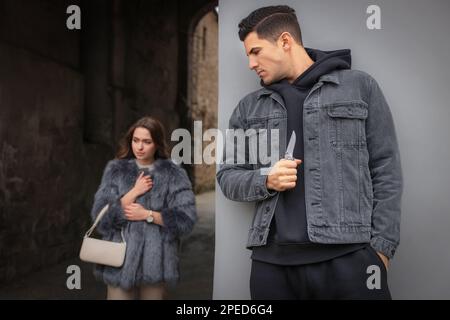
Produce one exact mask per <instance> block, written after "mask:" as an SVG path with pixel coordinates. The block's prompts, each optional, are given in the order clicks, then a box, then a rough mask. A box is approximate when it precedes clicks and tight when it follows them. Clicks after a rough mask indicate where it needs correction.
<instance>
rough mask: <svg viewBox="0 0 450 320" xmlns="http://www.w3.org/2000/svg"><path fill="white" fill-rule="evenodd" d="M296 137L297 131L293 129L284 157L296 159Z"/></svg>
mask: <svg viewBox="0 0 450 320" xmlns="http://www.w3.org/2000/svg"><path fill="white" fill-rule="evenodd" d="M296 139H297V137H296V135H295V131H292V134H291V138H290V139H289V143H288V146H287V148H286V152H285V154H284V158H285V159H286V160H294V147H295V141H296Z"/></svg>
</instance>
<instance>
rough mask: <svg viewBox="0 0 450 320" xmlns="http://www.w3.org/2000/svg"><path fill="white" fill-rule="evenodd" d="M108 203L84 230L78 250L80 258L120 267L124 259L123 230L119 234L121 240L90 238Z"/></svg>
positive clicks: (125, 244) (125, 246) (124, 243)
mask: <svg viewBox="0 0 450 320" xmlns="http://www.w3.org/2000/svg"><path fill="white" fill-rule="evenodd" d="M108 209H109V205H106V206H105V207H104V208H103V209H102V211H100V213H99V214H98V216H97V219H95V222H94V224H93V225H92V227H91V228H90V229H89V230H88V231H87V232H86V234H85V235H84V238H83V244H82V245H81V250H80V259H81V260H83V261H86V262H92V263H97V264H103V265H106V266H111V267H121V266H122V265H123V262H124V260H125V252H126V248H127V243H126V242H125V238H124V236H123V230H121V232H120V234H121V236H122V242H113V241H106V240H99V239H95V238H91V237H90V236H91V233H92V232H93V231H94V229H95V228H96V227H97V224H98V222H99V221H100V220H101V219H102V218H103V216H104V215H105V213H106V212H107V211H108Z"/></svg>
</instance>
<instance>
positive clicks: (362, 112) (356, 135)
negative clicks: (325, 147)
mask: <svg viewBox="0 0 450 320" xmlns="http://www.w3.org/2000/svg"><path fill="white" fill-rule="evenodd" d="M327 114H328V133H329V140H330V143H331V145H332V146H333V147H335V148H360V147H363V146H365V144H366V137H365V120H366V118H367V115H368V109H367V104H366V103H365V102H363V101H348V102H340V103H335V104H332V105H328V106H327Z"/></svg>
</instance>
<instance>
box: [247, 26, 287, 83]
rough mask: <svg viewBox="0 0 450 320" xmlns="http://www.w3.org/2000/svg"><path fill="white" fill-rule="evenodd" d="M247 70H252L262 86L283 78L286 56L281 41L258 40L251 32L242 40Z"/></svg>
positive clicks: (254, 33)
mask: <svg viewBox="0 0 450 320" xmlns="http://www.w3.org/2000/svg"><path fill="white" fill-rule="evenodd" d="M244 47H245V52H246V53H247V56H248V60H249V61H248V62H249V65H248V66H249V68H250V69H251V70H254V71H255V72H256V73H257V74H258V76H259V77H260V78H261V80H262V81H263V82H264V84H266V85H268V84H271V83H273V82H277V81H279V80H281V79H283V78H284V77H285V70H284V69H285V64H286V61H285V60H286V59H285V58H286V55H285V51H284V50H283V48H282V44H281V41H277V42H271V41H269V40H266V39H260V38H258V35H257V34H256V32H251V33H249V34H248V36H247V37H246V38H245V40H244Z"/></svg>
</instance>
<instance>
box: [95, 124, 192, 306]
mask: <svg viewBox="0 0 450 320" xmlns="http://www.w3.org/2000/svg"><path fill="white" fill-rule="evenodd" d="M106 204H109V205H110V209H109V210H108V212H107V214H105V216H104V217H103V218H102V220H101V221H100V223H99V225H98V230H99V232H100V234H101V235H102V236H103V238H104V239H107V240H112V241H116V242H120V241H121V231H122V230H123V233H124V237H125V241H126V243H127V251H126V256H125V262H124V264H123V266H122V267H120V268H114V267H109V266H101V265H96V266H95V269H94V275H95V276H96V278H97V279H99V280H102V281H103V282H104V283H105V284H106V285H107V288H108V299H134V298H136V297H139V298H140V299H163V298H164V297H165V295H166V290H167V288H166V286H167V285H170V286H173V285H175V284H176V282H177V280H178V277H179V274H178V252H177V251H178V246H179V239H180V237H181V236H183V235H186V234H188V233H189V232H190V231H191V230H192V228H193V226H194V223H195V222H196V220H197V214H196V209H195V197H194V194H193V192H192V186H191V183H190V181H189V178H188V176H187V175H186V172H185V171H184V170H183V169H181V168H180V167H178V166H177V165H176V164H174V163H173V162H172V161H171V160H170V159H169V156H168V151H167V145H166V142H165V138H164V128H163V126H162V124H161V123H160V122H159V121H157V120H155V119H153V118H150V117H145V118H142V119H140V120H138V121H137V122H136V123H135V124H133V125H132V126H131V128H130V129H129V130H128V132H127V133H126V134H125V136H124V137H123V139H122V140H121V142H120V145H119V150H118V153H117V155H116V159H114V160H111V161H110V162H108V164H107V165H106V168H105V171H104V173H103V178H102V181H101V184H100V187H99V189H98V191H97V192H96V194H95V199H94V205H93V208H92V213H91V216H92V217H93V218H94V219H95V217H96V215H97V214H98V213H99V212H100V210H101V209H102V208H103V207H104V206H105V205H106Z"/></svg>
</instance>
